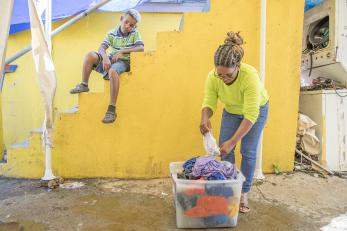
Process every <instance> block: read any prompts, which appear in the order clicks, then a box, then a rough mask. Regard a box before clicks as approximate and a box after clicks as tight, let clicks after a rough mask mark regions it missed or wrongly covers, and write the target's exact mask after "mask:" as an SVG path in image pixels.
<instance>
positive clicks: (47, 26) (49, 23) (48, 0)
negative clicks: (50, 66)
mask: <svg viewBox="0 0 347 231" xmlns="http://www.w3.org/2000/svg"><path fill="white" fill-rule="evenodd" d="M45 1H46V7H45V8H46V15H45V16H46V21H45V35H46V40H47V45H48V51H49V53H50V54H51V55H52V37H51V33H52V0H45Z"/></svg>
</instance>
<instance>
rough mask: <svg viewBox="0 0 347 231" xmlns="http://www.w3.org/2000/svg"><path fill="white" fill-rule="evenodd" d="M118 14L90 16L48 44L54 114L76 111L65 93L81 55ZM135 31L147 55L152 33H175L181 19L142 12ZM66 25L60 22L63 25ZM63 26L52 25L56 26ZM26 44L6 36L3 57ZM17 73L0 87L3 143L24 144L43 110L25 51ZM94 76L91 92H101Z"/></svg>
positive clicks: (25, 35)
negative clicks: (53, 77)
mask: <svg viewBox="0 0 347 231" xmlns="http://www.w3.org/2000/svg"><path fill="white" fill-rule="evenodd" d="M121 15H122V14H121V13H92V14H91V15H89V16H87V17H86V18H84V19H82V20H80V21H79V22H77V23H76V24H74V25H73V26H71V27H69V28H67V29H66V30H64V31H63V32H61V33H59V34H58V35H56V36H55V37H54V39H53V59H54V63H55V67H56V73H57V81H58V82H57V84H58V87H57V92H56V97H55V105H54V106H55V108H56V110H58V111H60V112H61V111H64V110H66V109H69V108H72V107H75V106H78V98H77V96H73V95H70V94H68V92H69V90H70V89H71V88H72V87H73V86H75V85H76V84H77V83H78V82H79V81H80V80H81V68H82V62H83V59H84V55H85V54H86V53H87V52H88V51H91V50H97V49H98V47H99V45H100V43H101V42H102V40H103V38H104V36H105V34H106V32H107V31H108V30H110V29H112V28H113V27H115V26H118V25H119V20H120V17H121ZM142 16H143V22H142V23H141V24H139V30H140V31H141V34H142V37H143V39H144V40H145V49H146V51H151V50H155V48H156V33H157V32H159V31H173V30H178V29H179V25H180V21H181V17H182V14H171V13H170V14H165V13H143V14H142ZM63 22H65V21H63ZM63 22H59V23H55V24H54V26H55V27H57V26H59V25H61V24H62V23H63ZM30 42H31V35H30V32H29V31H24V32H20V33H17V34H14V35H11V36H9V41H8V49H7V56H6V57H7V58H9V57H10V56H12V55H13V54H15V53H16V52H18V51H20V50H21V49H23V48H24V47H26V46H27V45H29V44H30ZM14 64H17V65H18V69H17V71H16V72H15V73H13V74H7V75H6V80H5V83H4V87H3V94H2V103H3V115H4V117H3V122H4V138H5V144H6V145H7V146H10V145H11V144H13V143H17V142H21V141H23V140H27V139H29V133H30V131H31V130H32V129H34V128H38V127H41V126H42V122H43V107H42V103H41V102H42V101H41V96H40V93H39V88H38V86H37V82H36V77H35V74H34V71H35V70H34V66H33V61H32V53H31V52H29V53H27V54H25V55H24V56H22V57H21V58H19V59H17V60H16V61H15V62H14ZM99 80H100V78H99V76H98V75H97V74H93V76H92V78H91V84H90V85H91V91H95V92H97V91H103V87H104V86H103V83H102V81H99Z"/></svg>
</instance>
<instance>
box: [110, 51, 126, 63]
mask: <svg viewBox="0 0 347 231" xmlns="http://www.w3.org/2000/svg"><path fill="white" fill-rule="evenodd" d="M122 57H123V53H122V52H121V51H119V52H118V53H117V54H114V55H113V56H112V63H115V62H117V60H118V59H119V58H122Z"/></svg>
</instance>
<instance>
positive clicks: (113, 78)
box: [102, 69, 119, 123]
mask: <svg viewBox="0 0 347 231" xmlns="http://www.w3.org/2000/svg"><path fill="white" fill-rule="evenodd" d="M108 76H109V77H110V104H109V105H108V108H107V112H106V114H105V116H104V118H103V120H102V122H103V123H113V122H114V121H115V119H116V117H117V113H116V102H117V97H118V92H119V75H118V73H117V71H116V70H114V69H110V70H109V71H108Z"/></svg>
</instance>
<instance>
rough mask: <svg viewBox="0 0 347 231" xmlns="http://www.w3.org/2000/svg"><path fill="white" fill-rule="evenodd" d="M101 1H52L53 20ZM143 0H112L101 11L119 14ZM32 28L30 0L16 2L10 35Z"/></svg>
mask: <svg viewBox="0 0 347 231" xmlns="http://www.w3.org/2000/svg"><path fill="white" fill-rule="evenodd" d="M95 2H100V0H52V20H53V21H57V20H60V19H64V18H67V17H70V16H72V15H76V14H78V13H80V12H83V11H85V10H87V9H88V8H89V7H90V6H91V5H92V4H95ZM141 2H142V1H141V0H127V1H125V0H112V1H111V2H109V3H107V4H106V5H104V6H102V7H101V8H100V10H101V11H112V12H119V11H124V10H126V9H129V8H133V7H135V6H137V5H138V4H140V3H141ZM29 28H30V19H29V10H28V0H14V4H13V12H12V18H11V26H10V34H14V33H17V32H19V31H23V30H26V29H29Z"/></svg>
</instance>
